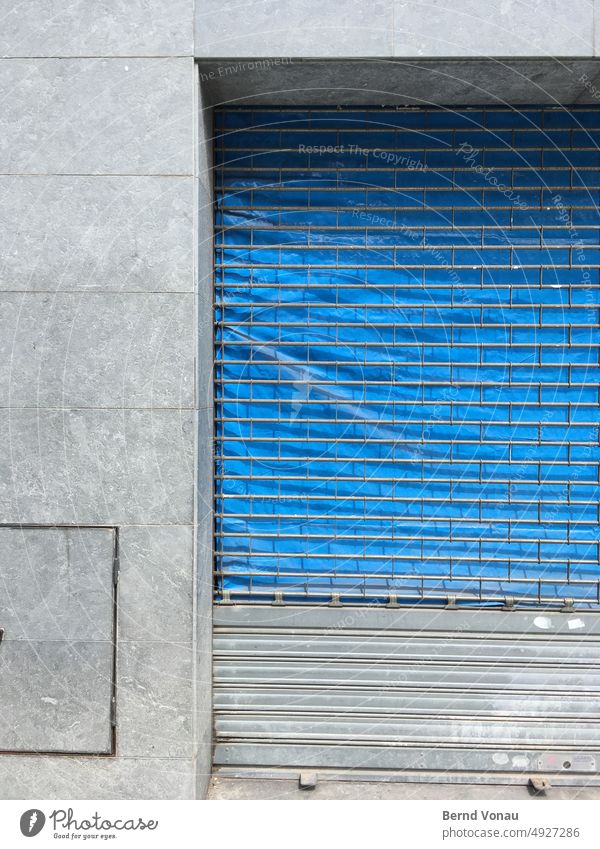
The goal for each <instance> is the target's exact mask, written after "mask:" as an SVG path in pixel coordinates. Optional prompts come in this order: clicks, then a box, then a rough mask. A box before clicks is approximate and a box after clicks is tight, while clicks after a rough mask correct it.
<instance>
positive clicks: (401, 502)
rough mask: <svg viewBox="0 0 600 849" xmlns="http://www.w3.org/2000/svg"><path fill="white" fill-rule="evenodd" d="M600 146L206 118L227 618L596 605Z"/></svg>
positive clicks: (512, 130) (588, 125)
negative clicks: (245, 610) (273, 605)
mask: <svg viewBox="0 0 600 849" xmlns="http://www.w3.org/2000/svg"><path fill="white" fill-rule="evenodd" d="M598 142H600V111H599V110H598V109H592V108H588V107H583V108H576V109H573V110H572V111H565V110H564V109H540V108H535V107H531V108H527V109H524V110H523V111H522V112H515V111H513V110H511V109H492V108H489V109H488V108H486V109H473V110H471V109H469V110H465V111H462V112H453V111H448V110H443V109H438V110H436V109H430V110H421V109H409V110H402V109H399V110H396V109H394V110H386V109H352V110H343V109H342V110H335V111H331V110H329V109H326V108H323V109H307V110H293V111H292V110H290V111H286V110H282V109H264V108H261V109H260V110H254V111H253V110H252V109H243V108H242V109H226V110H220V111H218V112H217V113H216V167H215V190H216V199H217V200H216V212H215V215H216V281H215V286H216V308H215V319H216V331H215V390H216V436H217V458H216V467H215V475H216V501H215V508H216V509H215V512H216V529H215V530H216V566H217V598H222V597H223V591H224V590H228V591H229V594H230V595H231V596H232V597H233V598H236V599H240V600H252V599H256V600H269V599H271V600H272V599H273V598H275V593H282V594H283V595H282V598H283V599H290V600H299V601H304V600H312V601H329V600H331V598H332V595H333V594H337V595H339V597H340V599H341V600H342V601H344V600H354V601H356V600H360V599H367V600H370V601H389V598H390V596H392V597H394V596H395V597H396V598H397V600H398V601H399V602H402V601H426V602H428V603H436V602H437V603H443V602H445V601H446V600H447V597H448V596H449V595H453V596H457V598H458V600H459V601H460V600H464V601H466V602H470V603H487V604H490V603H491V604H493V603H499V602H500V600H501V599H503V598H504V597H505V596H512V597H515V598H516V599H522V600H524V601H528V602H530V603H539V602H544V603H547V602H556V603H559V602H562V600H563V599H565V598H573V599H575V600H577V601H578V602H579V603H581V604H585V605H588V606H590V605H597V603H598V600H599V596H598V593H599V583H598V581H599V578H600V570H599V560H598V557H599V551H598V539H599V533H598V495H599V491H598V482H599V478H598V469H599V461H600V442H599V433H598V427H599V424H600V407H599V404H598V401H599V397H598V388H599V385H600V359H599V344H598V343H599V341H600V337H599V309H600V278H599V265H600V235H599V234H600V216H599V215H598V209H597V204H598V202H599V201H600V152H599V150H598V148H597V145H598Z"/></svg>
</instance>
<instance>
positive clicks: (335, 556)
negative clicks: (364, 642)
mask: <svg viewBox="0 0 600 849" xmlns="http://www.w3.org/2000/svg"><path fill="white" fill-rule="evenodd" d="M224 538H227V535H223V536H217V540H218V541H220V540H222V539H224ZM286 538H287V537H286ZM307 541H308V540H307ZM358 541H359V540H357V542H358ZM216 554H219V555H220V556H221V557H251V556H252V555H254V556H255V557H260V558H261V560H262V559H264V560H277V561H279V560H299V559H301V560H342V561H348V562H351V563H355V562H356V563H362V562H363V561H364V562H367V561H373V560H377V561H382V562H383V563H396V562H397V561H398V562H400V563H403V562H405V561H407V560H408V561H409V562H412V561H413V560H415V555H414V554H402V553H400V552H396V551H394V552H393V553H390V554H367V553H366V552H364V551H361V550H360V549H358V548H357V549H356V550H355V551H352V552H343V553H340V552H331V553H330V552H325V553H320V552H315V551H311V552H308V551H302V550H298V551H247V550H245V549H239V550H236V551H229V550H223V549H217V551H216ZM419 562H420V563H423V564H425V563H450V565H451V566H452V565H454V567H457V566H458V565H459V564H462V563H479V564H481V565H482V568H484V567H485V566H486V564H488V563H508V564H510V568H511V569H518V568H519V567H520V565H521V564H523V563H525V564H531V563H533V564H534V565H536V566H542V567H543V568H544V569H545V568H546V567H550V566H552V564H554V563H557V564H558V565H559V566H564V565H565V563H567V564H568V568H567V569H565V574H564V575H554V576H552V577H550V578H544V577H542V576H537V577H535V578H518V577H514V576H511V577H509V578H507V577H505V576H500V577H498V576H494V575H492V576H489V577H488V574H487V573H485V574H483V575H471V574H467V575H460V574H456V573H446V574H443V573H441V572H434V573H431V574H426V573H425V572H423V573H420V572H410V573H408V572H407V573H405V574H403V575H401V576H398V574H397V573H396V572H394V573H393V574H389V575H388V574H387V573H385V572H375V573H373V574H367V573H365V572H362V571H357V572H343V573H341V572H336V573H335V574H336V575H341V574H343V575H345V576H347V577H349V578H352V577H359V578H367V577H374V578H385V577H391V578H394V579H396V578H398V577H402V578H406V579H413V580H416V581H420V580H421V579H423V580H429V581H431V580H435V581H438V580H439V581H452V580H456V579H457V578H463V579H464V580H476V581H484V582H487V581H491V582H492V583H505V582H506V581H507V580H510V582H511V583H518V584H536V585H537V584H540V583H542V584H559V583H562V582H563V581H565V582H567V581H568V583H569V584H577V585H579V584H581V585H591V586H597V587H599V588H600V579H599V578H573V577H568V576H567V574H566V573H567V571H568V570H572V569H573V567H577V566H598V558H597V557H592V558H584V557H562V558H558V559H555V558H553V557H544V558H543V559H540V558H539V557H525V556H523V555H518V556H517V555H515V554H512V555H509V554H507V555H506V556H504V557H500V556H495V555H489V556H486V557H481V556H479V555H478V556H473V555H470V554H421V555H419ZM218 571H219V570H217V572H218ZM220 571H221V572H222V574H225V575H236V576H237V577H240V572H237V571H236V570H235V569H228V568H227V567H226V566H224V565H223V564H222V565H221V567H220ZM243 574H244V575H254V576H255V577H267V576H270V575H280V574H281V575H284V576H285V577H292V578H293V577H298V578H309V577H317V578H319V577H321V578H328V577H330V576H331V574H332V573H331V572H311V571H310V570H309V569H302V570H300V571H297V572H293V571H292V572H288V571H287V569H286V571H285V572H280V571H279V570H278V569H275V571H269V570H267V569H262V568H261V569H252V568H251V567H249V568H248V571H245V572H244V573H243Z"/></svg>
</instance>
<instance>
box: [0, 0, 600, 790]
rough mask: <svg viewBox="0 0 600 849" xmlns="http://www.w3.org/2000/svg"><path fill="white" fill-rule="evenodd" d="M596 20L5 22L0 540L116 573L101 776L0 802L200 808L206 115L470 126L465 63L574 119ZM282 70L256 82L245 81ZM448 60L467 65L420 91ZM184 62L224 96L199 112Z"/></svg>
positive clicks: (35, 13)
mask: <svg viewBox="0 0 600 849" xmlns="http://www.w3.org/2000/svg"><path fill="white" fill-rule="evenodd" d="M595 5H597V4H596V3H595V4H591V3H589V2H587V0H573V2H572V3H571V4H565V3H562V2H558V0H545V2H537V3H524V2H520V1H519V0H461V2H458V3H452V4H449V3H447V2H442V0H429V2H427V3H424V2H401V0H375V1H374V2H365V0H351V2H347V3H343V4H339V3H329V4H327V3H323V2H321V0H320V1H319V2H316V0H305V2H302V3H299V2H297V0H294V2H292V0H249V2H247V3H245V4H242V5H240V2H239V0H237V1H236V2H223V0H219V2H217V0H196V2H194V0H110V2H105V3H97V2H92V0H79V1H78V2H73V3H64V2H63V0H34V2H30V3H17V2H15V0H0V20H1V22H2V26H1V27H0V57H1V58H0V88H1V90H2V92H3V97H2V111H1V118H0V120H1V132H0V252H1V254H0V355H1V357H2V369H1V370H0V525H5V526H6V525H11V526H18V525H19V524H32V525H61V526H81V525H90V526H107V527H111V528H112V527H114V528H117V529H118V535H119V547H120V560H121V576H120V582H119V588H118V614H117V626H118V639H117V666H116V670H117V671H116V693H117V731H116V752H115V754H114V755H112V756H108V757H98V758H90V757H84V756H74V755H51V756H50V755H18V754H4V755H0V797H3V798H44V797H49V798H56V797H58V798H66V799H68V798H80V799H81V798H193V797H195V796H197V797H201V796H203V795H204V793H205V789H206V781H207V775H208V772H209V769H210V745H211V717H210V705H211V693H210V641H211V629H210V595H211V573H212V566H211V487H212V481H211V474H212V449H211V433H212V430H211V428H212V396H211V381H212V366H211V339H212V314H211V313H212V291H211V269H212V253H211V229H212V223H211V195H210V136H211V129H210V126H211V125H210V115H209V112H208V105H209V103H211V102H214V101H215V100H222V99H223V98H224V97H225V98H228V97H233V98H235V97H248V96H252V97H255V96H256V95H258V96H259V99H260V98H262V100H263V102H264V101H267V102H271V103H277V102H285V101H286V97H288V98H289V97H290V96H291V95H289V90H290V86H292V87H294V86H295V88H296V89H297V90H298V91H297V92H296V94H294V97H296V98H299V102H339V103H344V102H353V101H354V102H361V101H362V102H369V101H375V102H379V100H381V99H382V98H381V96H380V89H381V85H382V82H381V81H382V79H383V80H384V83H385V86H386V89H385V90H386V91H395V90H397V87H398V84H399V82H398V81H399V80H401V82H402V85H403V86H404V89H403V94H402V97H403V98H405V99H406V98H407V97H408V98H410V97H413V98H414V97H417V96H419V97H423V94H422V91H425V92H426V96H428V97H429V98H430V99H431V100H434V102H442V103H443V102H460V101H461V99H462V102H477V100H478V99H479V100H481V99H482V97H481V96H480V94H479V92H478V91H477V90H476V85H477V84H478V83H481V79H482V78H481V73H482V72H481V70H479V66H478V65H473V64H468V62H470V61H471V60H472V57H481V56H486V55H488V54H489V53H493V55H494V56H500V57H509V59H510V61H508V60H507V62H500V63H498V62H497V61H492V62H491V64H490V63H489V62H488V64H487V65H486V67H487V69H488V71H487V72H488V73H489V79H490V81H491V82H490V85H491V84H494V85H495V86H496V88H497V89H498V91H497V93H495V95H494V96H498V97H501V96H502V93H503V92H505V93H506V92H507V91H508V93H509V98H508V99H510V98H511V97H514V98H516V99H518V98H519V97H520V96H521V95H522V96H523V97H530V95H531V94H532V92H535V91H536V88H535V86H537V85H538V81H537V80H536V74H538V76H539V75H540V74H542V77H543V75H544V74H545V75H546V76H545V77H544V78H543V79H542V82H544V79H547V80H550V84H551V85H554V84H555V85H556V91H557V92H562V94H561V95H560V96H561V97H563V99H565V98H566V99H567V100H569V99H570V100H574V99H576V98H578V97H580V96H581V95H585V94H586V91H587V92H588V93H589V91H591V89H590V88H589V87H587V88H586V87H585V86H583V85H582V84H581V82H579V83H576V82H574V80H575V76H574V75H577V74H579V76H581V73H582V69H585V70H586V71H587V70H588V69H590V73H591V74H592V76H593V74H594V73H595V70H596V66H595V64H594V60H595V57H596V56H597V55H598V50H599V49H600V45H599V44H598V38H597V33H596V31H595V27H597V26H598V21H599V20H600V15H598V14H596V17H595V18H594V6H595ZM594 21H595V22H594ZM474 35H476V36H477V37H476V38H474ZM282 56H285V57H289V58H293V59H294V60H295V61H292V62H288V63H286V64H285V65H282V66H278V67H276V68H275V69H274V70H273V69H269V70H268V74H267V76H266V77H265V76H264V74H263V75H261V72H257V71H253V70H252V69H248V67H247V65H244V62H243V60H244V59H252V58H253V57H254V58H260V57H282ZM550 56H558V57H571V59H569V60H568V61H562V60H561V61H559V62H557V61H556V60H553V59H548V58H547V57H550ZM365 57H366V60H365ZM448 57H450V60H451V61H453V62H455V63H456V62H462V64H460V65H459V66H457V65H456V64H455V65H454V66H453V68H454V71H453V72H452V73H448V71H447V70H446V71H445V72H444V73H443V74H441V75H440V71H439V66H435V67H433V70H431V67H432V66H431V61H438V60H441V59H447V58H448ZM532 57H538V59H539V62H540V63H542V64H539V63H538V64H535V63H533V64H531V62H530V60H531V58H532ZM195 58H197V59H199V60H201V61H202V62H203V63H204V64H203V65H202V68H203V70H205V71H207V72H208V73H210V72H211V71H214V73H215V74H216V77H215V79H221V78H222V76H223V75H222V73H221V72H220V71H219V69H220V68H223V67H227V68H229V70H228V71H226V72H225V74H224V76H225V78H226V79H227V80H228V81H231V80H233V81H235V84H233V85H230V87H229V89H224V90H222V91H219V89H218V87H217V88H216V87H215V86H212V87H211V86H210V85H206V86H205V87H204V89H202V90H201V89H200V86H199V81H198V76H197V68H196V65H195ZM303 58H308V59H313V60H326V61H322V62H321V61H317V62H316V64H315V63H314V62H313V64H311V63H310V62H309V63H303V62H302V59H303ZM238 59H239V60H241V64H240V65H239V67H237V69H236V65H237V62H238ZM336 59H346V60H352V62H350V64H344V62H339V63H338V62H333V61H332V60H336ZM373 59H375V63H373V62H372V61H369V60H373ZM380 59H381V60H382V61H381V62H380V61H379V60H380ZM397 59H401V60H403V61H404V65H402V66H401V68H402V70H401V72H400V71H394V73H393V74H392V75H391V77H390V70H389V69H390V67H392V64H391V63H393V62H395V61H396V60H397ZM421 59H422V60H423V61H422V62H421ZM358 60H360V62H359V61H358ZM427 60H429V65H428V64H427ZM463 60H464V61H463ZM467 60H468V62H467ZM513 60H514V61H513ZM519 61H523V62H530V64H529V65H527V70H526V78H527V79H528V80H529V88H526V89H519V88H518V86H517V87H516V88H514V79H517V78H518V79H523V73H522V72H521V71H519V70H518V67H519V66H518V62H519ZM536 61H537V60H536ZM511 62H512V64H511ZM578 62H579V64H578ZM543 63H545V64H543ZM232 65H233V66H234V69H233V70H232V69H231V66H232ZM399 67H400V66H399ZM457 67H458V68H459V71H456V68H457ZM373 68H379V71H378V72H377V73H375V75H374V71H373ZM381 68H383V69H384V71H385V73H387V77H385V75H384V77H382V76H381ZM423 68H425V69H426V72H424V71H423ZM465 68H469V71H468V72H467V71H466V70H465ZM507 68H509V71H507V70H506V69H507ZM514 68H517V70H513V69H514ZM499 69H500V70H499ZM540 69H541V70H540ZM399 73H401V76H400V77H399V76H398V74H399ZM288 74H291V76H286V75H288ZM424 74H425V76H424ZM457 75H458V76H457ZM469 75H470V76H469ZM555 78H556V83H554V82H552V81H553V80H554V79H555ZM386 79H387V82H385V80H386ZM424 79H425V81H426V84H425V83H423V80H424ZM457 79H458V80H459V83H457ZM577 79H579V77H577ZM461 80H462V82H460V81H461ZM465 80H466V82H465ZM503 80H506V82H503ZM238 84H239V85H238ZM236 85H237V86H238V88H236ZM511 85H513V89H511V88H510V86H511ZM423 86H425V88H423ZM427 86H429V88H427ZM419 87H420V88H419ZM334 89H335V90H334ZM378 89H379V90H378ZM419 91H421V94H419ZM479 91H481V88H480V89H479ZM544 91H546V92H547V91H548V86H546V88H545V89H544ZM286 92H287V93H286ZM427 92H429V94H427ZM209 98H210V99H209ZM198 435H199V436H198ZM13 533H14V534H15V535H16V537H15V540H16V541H17V542H18V543H19V544H20V545H21V546H24V545H26V543H25V542H24V539H23V535H21V537H19V534H20V531H19V529H18V527H13ZM0 568H1V564H0ZM1 624H2V623H1V622H0V627H1Z"/></svg>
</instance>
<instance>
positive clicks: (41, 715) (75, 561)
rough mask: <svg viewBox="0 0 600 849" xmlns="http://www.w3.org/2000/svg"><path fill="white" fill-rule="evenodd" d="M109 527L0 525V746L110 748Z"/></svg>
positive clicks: (112, 544)
mask: <svg viewBox="0 0 600 849" xmlns="http://www.w3.org/2000/svg"><path fill="white" fill-rule="evenodd" d="M116 554H117V552H116V531H115V530H114V529H110V528H39V527H37V528H16V527H2V528H0V628H2V629H3V631H4V633H3V636H2V641H1V642H0V750H3V751H10V752H65V753H75V752H81V753H86V754H87V753H94V754H110V753H111V751H112V723H111V717H112V701H113V695H114V693H113V687H114V639H115V634H114V611H115V595H114V589H115V587H114V580H113V574H114V562H115V558H116Z"/></svg>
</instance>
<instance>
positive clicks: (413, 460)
mask: <svg viewBox="0 0 600 849" xmlns="http://www.w3.org/2000/svg"><path fill="white" fill-rule="evenodd" d="M236 440H237V441H240V442H243V443H244V444H245V445H247V444H249V443H250V444H251V443H252V442H253V441H254V439H253V438H252V437H248V438H247V439H244V437H236ZM227 441H229V439H228V440H227ZM273 441H274V442H276V441H278V438H276V439H274V440H273ZM296 441H297V442H298V443H300V444H302V443H303V442H313V441H316V440H312V439H310V440H309V439H306V440H304V439H299V440H294V442H296ZM325 441H329V442H330V441H331V440H325ZM334 441H335V442H337V440H334ZM370 443H371V439H368V438H367V439H365V440H361V441H360V442H359V443H358V444H359V445H363V444H370ZM393 444H394V445H395V444H396V443H393ZM513 444H514V443H513ZM215 460H220V461H223V460H237V461H239V460H248V461H252V460H253V461H255V462H260V463H262V462H263V461H277V462H285V463H293V462H299V463H310V462H314V461H315V460H326V461H327V462H335V463H387V462H395V463H402V464H404V463H410V464H412V465H421V464H424V465H427V464H432V465H434V464H435V465H439V464H440V463H443V464H444V465H450V466H464V465H468V466H475V465H477V464H479V465H480V466H481V465H484V464H485V465H489V464H490V463H493V464H494V465H496V466H518V467H519V468H521V466H541V465H549V463H548V462H547V461H545V460H497V459H496V458H494V459H493V460H481V459H479V460H456V459H451V458H448V459H444V458H439V457H423V458H421V457H407V458H406V459H404V457H394V456H393V454H392V453H390V454H388V455H387V456H386V457H362V456H356V457H336V456H332V455H331V454H330V453H328V454H327V455H322V456H318V457H315V456H314V454H313V455H308V454H307V455H306V456H300V455H296V454H289V455H285V454H273V455H266V454H256V455H254V454H247V455H246V456H245V457H240V456H238V455H236V454H215ZM551 463H552V466H553V467H554V466H565V467H566V468H571V467H579V466H594V467H599V466H600V462H599V461H598V460H581V461H579V460H578V461H577V462H576V463H575V462H570V461H568V460H555V459H554V458H553V459H552V461H551ZM403 480H406V478H403ZM419 480H421V478H419ZM436 480H438V479H437V478H436ZM463 480H464V478H463ZM479 480H480V479H479V478H477V482H479ZM555 482H556V483H558V481H555Z"/></svg>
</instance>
